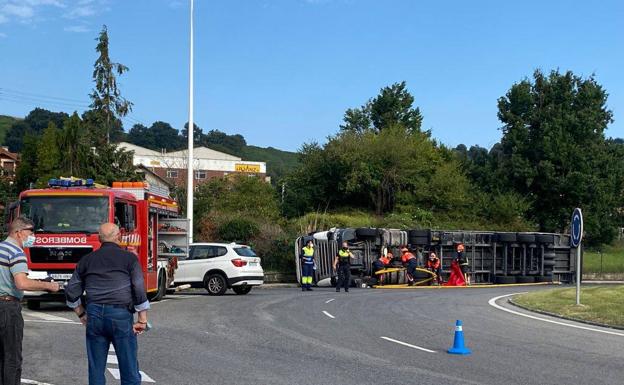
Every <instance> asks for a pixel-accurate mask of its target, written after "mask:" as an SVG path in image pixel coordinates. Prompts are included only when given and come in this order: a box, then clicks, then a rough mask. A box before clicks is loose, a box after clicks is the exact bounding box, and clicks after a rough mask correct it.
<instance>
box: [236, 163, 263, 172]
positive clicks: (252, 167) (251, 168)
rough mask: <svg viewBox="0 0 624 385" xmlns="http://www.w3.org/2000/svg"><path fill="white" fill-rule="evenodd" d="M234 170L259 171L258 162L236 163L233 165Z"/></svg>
mask: <svg viewBox="0 0 624 385" xmlns="http://www.w3.org/2000/svg"><path fill="white" fill-rule="evenodd" d="M234 170H236V172H256V173H258V172H260V165H259V164H246V163H236V164H235V165H234Z"/></svg>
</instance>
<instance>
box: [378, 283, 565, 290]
mask: <svg viewBox="0 0 624 385" xmlns="http://www.w3.org/2000/svg"><path fill="white" fill-rule="evenodd" d="M558 285H560V283H558V282H535V283H508V284H500V285H470V286H407V285H406V284H403V285H385V286H373V289H388V290H391V289H393V290H396V289H401V290H405V289H419V290H424V289H490V288H498V287H516V286H558Z"/></svg>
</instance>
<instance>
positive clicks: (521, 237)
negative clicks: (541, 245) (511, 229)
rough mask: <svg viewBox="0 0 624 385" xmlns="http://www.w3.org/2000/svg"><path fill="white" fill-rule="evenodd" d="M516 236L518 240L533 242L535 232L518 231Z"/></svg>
mask: <svg viewBox="0 0 624 385" xmlns="http://www.w3.org/2000/svg"><path fill="white" fill-rule="evenodd" d="M516 237H517V238H518V242H521V243H535V234H531V233H518V235H517V236H516Z"/></svg>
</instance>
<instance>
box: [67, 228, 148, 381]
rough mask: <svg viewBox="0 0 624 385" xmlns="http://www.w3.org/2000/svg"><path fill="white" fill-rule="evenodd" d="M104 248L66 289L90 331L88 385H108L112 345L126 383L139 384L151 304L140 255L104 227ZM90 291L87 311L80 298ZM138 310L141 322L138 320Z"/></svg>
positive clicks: (86, 262) (83, 265)
mask: <svg viewBox="0 0 624 385" xmlns="http://www.w3.org/2000/svg"><path fill="white" fill-rule="evenodd" d="M99 236H100V241H101V242H102V246H101V247H100V248H99V249H98V250H97V251H94V252H92V253H90V254H88V255H85V256H84V257H83V258H82V259H81V260H80V262H78V265H77V266H76V270H75V271H74V274H73V275H72V278H71V280H70V281H69V284H68V285H67V288H66V290H65V295H66V299H67V305H68V306H69V307H71V308H72V309H74V311H75V312H76V314H77V315H78V318H79V319H80V322H82V324H83V325H86V327H87V333H86V335H87V356H88V360H89V385H103V384H105V381H106V380H105V377H104V372H105V370H106V360H107V356H108V350H109V348H110V344H111V343H112V344H113V346H114V347H115V354H116V355H117V360H118V363H119V371H120V374H121V383H122V384H127V385H140V383H141V375H140V374H139V363H138V360H137V338H136V335H137V334H141V333H143V332H144V331H145V329H146V327H147V310H148V309H149V307H150V305H149V301H148V300H147V295H146V293H145V286H144V282H143V272H142V270H141V266H140V265H139V262H138V259H137V256H136V255H135V254H133V253H131V252H129V251H126V250H123V249H122V248H121V247H119V240H120V232H119V227H117V225H115V224H113V223H105V224H103V225H101V226H100V231H99ZM83 292H86V297H87V298H86V302H87V304H86V311H85V307H84V306H83V304H82V302H81V300H80V297H81V296H82V294H83ZM134 311H137V312H138V319H137V321H136V322H134V316H133V313H134Z"/></svg>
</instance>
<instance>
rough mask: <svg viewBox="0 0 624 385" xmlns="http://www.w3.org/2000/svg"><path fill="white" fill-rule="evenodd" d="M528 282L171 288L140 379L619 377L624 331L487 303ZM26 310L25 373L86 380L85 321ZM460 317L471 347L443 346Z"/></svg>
mask: <svg viewBox="0 0 624 385" xmlns="http://www.w3.org/2000/svg"><path fill="white" fill-rule="evenodd" d="M526 290H527V289H526V288H518V287H513V288H488V289H453V290H374V289H352V290H351V292H350V293H348V294H346V293H344V292H342V293H336V292H334V290H333V289H316V290H315V291H314V292H311V293H302V292H301V291H300V290H299V289H294V288H293V289H285V288H281V289H254V290H252V291H251V293H250V294H249V295H246V296H236V295H226V296H223V297H209V296H207V295H205V292H204V291H201V290H198V291H193V292H190V293H183V294H180V295H172V296H168V297H167V298H166V300H165V301H162V302H159V303H154V304H153V307H152V311H151V312H150V321H151V322H152V323H153V325H154V329H153V330H152V331H150V332H148V333H146V334H144V335H141V336H140V337H139V338H140V342H139V345H140V365H141V370H142V371H143V372H144V374H145V375H146V377H145V379H147V380H152V381H154V382H155V383H158V384H170V385H183V384H239V385H240V384H254V385H256V384H285V385H286V384H288V385H290V384H327V383H335V384H408V383H409V384H411V383H413V384H424V383H431V384H436V385H442V384H566V385H567V384H622V383H623V382H624V365H622V362H623V360H624V332H622V331H620V332H621V335H615V334H604V333H600V332H597V331H593V330H582V329H575V328H570V327H565V326H562V325H558V324H553V323H547V322H542V321H539V320H535V319H530V318H525V317H522V316H519V315H515V314H510V313H507V312H504V311H502V310H499V309H496V308H494V307H492V306H491V305H489V304H488V301H489V300H490V299H491V298H493V297H496V296H500V295H504V294H510V293H515V292H519V291H526ZM528 290H547V289H544V288H531V289H528ZM332 299H333V300H332ZM505 302H506V301H505V300H504V299H502V300H500V301H499V302H498V303H500V304H504V303H505ZM506 306H508V305H506ZM514 310H517V309H516V308H514ZM54 317H57V318H54ZM332 317H334V318H332ZM540 317H542V316H540ZM24 318H25V319H26V320H27V321H26V327H25V333H24V334H25V337H24V361H25V362H24V368H23V378H25V379H30V380H36V381H41V382H44V383H48V384H54V385H62V384H86V383H87V380H86V378H87V367H86V353H85V347H84V345H85V343H84V328H83V327H82V326H81V325H79V324H75V323H61V322H62V320H63V319H65V320H68V321H74V320H75V317H74V316H73V314H72V313H70V312H68V311H67V310H65V309H63V308H62V307H60V306H58V307H49V306H46V307H45V308H43V309H42V310H41V311H39V312H31V311H28V310H24ZM544 318H547V317H544ZM456 319H461V320H462V321H463V323H464V334H465V338H466V344H467V346H468V347H469V348H470V349H471V350H472V354H471V355H469V356H453V355H449V354H447V353H446V350H447V349H448V348H450V347H451V345H452V342H453V332H454V324H455V320H456ZM596 329H600V328H596ZM601 330H606V331H609V330H611V329H601ZM611 331H612V332H613V330H611ZM381 337H387V338H389V339H392V340H396V341H400V342H404V343H407V344H410V345H413V346H416V347H418V348H422V349H425V350H422V349H418V348H415V347H410V346H406V345H402V344H400V343H397V342H393V341H391V340H387V339H382V338H381ZM426 350H429V351H426ZM430 351H432V352H430ZM111 354H113V353H111ZM109 368H111V369H112V371H111V372H109V373H108V374H107V378H108V379H109V383H110V384H115V383H119V381H118V380H116V379H115V378H114V377H115V376H114V370H115V368H116V365H115V364H114V359H112V360H111V364H109Z"/></svg>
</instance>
